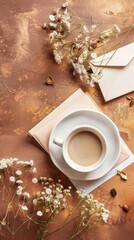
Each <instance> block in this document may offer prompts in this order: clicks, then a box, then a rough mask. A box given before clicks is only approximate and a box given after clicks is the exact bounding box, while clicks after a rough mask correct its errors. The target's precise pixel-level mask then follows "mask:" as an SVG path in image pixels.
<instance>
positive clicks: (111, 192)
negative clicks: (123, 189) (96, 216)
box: [110, 188, 117, 197]
mask: <svg viewBox="0 0 134 240" xmlns="http://www.w3.org/2000/svg"><path fill="white" fill-rule="evenodd" d="M110 194H111V196H112V197H115V196H116V195H117V191H116V190H115V189H114V188H112V189H111V191H110Z"/></svg>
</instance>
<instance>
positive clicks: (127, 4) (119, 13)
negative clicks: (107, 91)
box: [0, 0, 134, 240]
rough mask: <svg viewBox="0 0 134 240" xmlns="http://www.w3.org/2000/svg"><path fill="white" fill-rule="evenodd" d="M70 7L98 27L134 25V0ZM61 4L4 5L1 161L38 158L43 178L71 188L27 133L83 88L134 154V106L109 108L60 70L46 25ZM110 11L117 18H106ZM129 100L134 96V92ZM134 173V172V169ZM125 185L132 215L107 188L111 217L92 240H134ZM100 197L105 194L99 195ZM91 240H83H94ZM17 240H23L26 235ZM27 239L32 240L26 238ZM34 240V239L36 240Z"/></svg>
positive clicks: (0, 20)
mask: <svg viewBox="0 0 134 240" xmlns="http://www.w3.org/2000/svg"><path fill="white" fill-rule="evenodd" d="M68 2H69V3H70V6H71V7H72V8H73V10H75V11H76V12H77V14H78V15H79V16H80V17H83V18H89V17H90V16H91V15H92V17H93V20H94V21H95V22H100V21H105V22H107V23H116V22H117V21H122V22H124V23H126V22H130V23H132V22H133V20H134V15H133V12H134V11H133V10H134V6H133V5H132V3H133V0H127V1H125V0H123V1H121V0H118V1H117V0H113V1H110V0H100V1H98V0H94V1H93V0H90V1H89V0H83V1H80V0H79V1H78V0H77V1H76V0H69V1H68ZM61 3H62V1H61V0H55V1H52V0H49V1H48V0H38V1H37V0H28V1H27V0H23V1H22V0H14V1H13V0H12V1H10V0H0V157H1V158H2V157H11V156H12V157H18V158H21V159H23V160H25V159H33V160H34V161H35V166H37V167H38V168H39V171H40V174H41V175H46V176H51V177H53V178H54V179H57V178H61V179H62V180H63V183H65V185H68V184H71V183H70V181H69V180H68V178H67V177H66V176H65V175H63V174H62V173H61V172H60V171H59V170H58V169H57V168H56V167H55V166H54V165H53V163H52V162H51V159H50V157H49V156H48V155H47V154H46V153H45V152H44V151H43V150H42V149H41V148H40V147H39V146H38V145H37V144H36V143H35V142H33V141H32V140H31V139H29V138H28V137H27V132H28V130H29V129H31V128H32V127H33V126H34V125H35V124H37V123H38V122H39V121H40V120H41V119H42V118H44V117H45V116H46V115H47V114H49V113H50V112H51V111H52V110H53V109H55V108H56V107H57V106H58V105H59V104H60V103H61V102H62V101H64V100H65V99H66V98H67V97H68V96H69V95H70V94H71V93H73V92H74V91H75V90H76V89H77V88H79V87H81V88H82V89H83V90H86V91H88V92H89V93H90V94H91V95H92V97H93V98H94V100H95V101H96V103H97V104H98V105H99V106H100V108H101V109H102V111H103V112H104V113H105V114H107V115H108V116H109V117H110V118H111V119H112V120H113V121H114V122H115V123H116V124H117V126H118V128H119V130H120V132H121V136H122V137H123V139H124V140H125V142H126V143H127V145H128V146H129V147H130V149H131V150H132V151H133V152H134V106H132V107H129V101H128V100H127V99H126V96H123V97H120V98H118V99H116V100H113V101H111V102H109V103H104V100H103V98H102V95H101V93H100V90H99V89H98V88H97V87H96V88H90V87H87V86H86V85H84V84H82V83H80V82H79V81H75V80H74V79H73V77H72V74H71V72H70V69H69V67H68V66H67V65H66V64H63V65H61V66H59V65H57V64H56V63H55V62H54V60H53V58H52V54H51V50H50V46H49V43H48V34H47V33H46V32H45V31H43V30H42V27H41V26H42V24H43V22H48V15H49V14H50V13H51V12H52V11H53V9H54V8H55V7H58V6H59V5H60V4H61ZM109 10H110V11H112V12H113V13H114V15H110V16H108V15H107V14H105V12H106V11H109ZM133 36H134V35H133V32H131V34H130V35H129V36H128V37H127V38H126V39H125V41H124V42H123V44H125V43H129V42H132V41H133V40H134V37H133ZM49 74H51V75H52V76H53V78H54V80H55V84H54V86H47V85H44V84H43V83H44V80H45V79H46V77H47V76H48V75H49ZM127 96H133V97H134V93H130V94H128V95H127ZM131 171H132V172H133V171H134V167H133V168H132V169H131ZM129 174H130V175H131V174H132V173H131V172H129ZM131 179H132V177H131ZM117 182H119V179H117V177H116V178H113V179H112V180H111V187H112V186H114V185H115V183H117ZM124 184H125V188H124V186H123V185H122V183H119V186H120V189H119V191H120V192H121V195H120V199H122V201H123V199H124V202H126V201H128V203H129V204H130V205H131V209H130V212H129V214H125V213H122V212H121V209H120V208H118V204H119V202H120V199H118V198H117V199H116V202H111V200H110V199H109V198H110V197H109V194H108V191H109V189H107V186H105V185H104V187H103V188H104V189H101V188H100V189H98V190H97V191H96V192H95V195H96V197H98V198H99V200H101V201H102V202H106V205H107V206H108V208H109V209H110V210H111V211H112V217H111V220H110V222H109V224H108V225H105V226H104V227H101V228H99V229H97V230H95V232H93V234H92V233H91V235H90V237H89V238H90V239H91V240H94V239H100V240H101V239H105V240H113V239H115V240H116V239H122V240H127V239H129V240H132V239H134V237H133V236H134V206H133V205H134V191H133V189H134V180H133V182H132V181H131V182H129V181H128V182H125V183H124ZM101 191H102V192H101ZM98 192H101V195H100V194H99V196H98ZM102 193H104V194H102ZM120 203H121V202H120ZM88 236H89V235H88V234H87V235H85V237H83V238H80V239H89V238H88ZM0 239H2V238H0ZM16 239H17V240H19V239H24V235H23V237H22V236H19V237H17V238H16ZM25 239H28V237H27V236H26V235H25ZM31 239H33V240H34V237H33V238H31ZM51 239H52V238H51ZM62 239H64V237H63V238H62Z"/></svg>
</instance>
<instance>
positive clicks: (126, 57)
mask: <svg viewBox="0 0 134 240" xmlns="http://www.w3.org/2000/svg"><path fill="white" fill-rule="evenodd" d="M133 57H134V43H130V44H128V45H126V46H124V47H121V48H119V49H117V50H114V51H112V52H109V53H106V54H105V55H102V56H100V57H98V58H95V59H93V60H92V61H91V63H92V64H93V65H94V66H96V67H100V66H101V67H104V66H109V67H125V66H127V65H128V63H129V62H130V61H131V60H132V58H133Z"/></svg>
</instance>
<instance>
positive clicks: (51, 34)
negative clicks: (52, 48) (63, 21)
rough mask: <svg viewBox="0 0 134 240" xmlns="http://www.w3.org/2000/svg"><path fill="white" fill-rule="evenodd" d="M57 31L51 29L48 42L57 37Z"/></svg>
mask: <svg viewBox="0 0 134 240" xmlns="http://www.w3.org/2000/svg"><path fill="white" fill-rule="evenodd" d="M57 37H58V33H57V32H56V31H53V32H52V33H50V34H49V39H50V42H53V41H54V40H55V39H57Z"/></svg>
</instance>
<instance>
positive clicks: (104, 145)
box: [53, 125, 108, 172]
mask: <svg viewBox="0 0 134 240" xmlns="http://www.w3.org/2000/svg"><path fill="white" fill-rule="evenodd" d="M81 132H89V133H93V134H95V135H96V137H97V138H98V139H99V140H100V143H101V149H102V151H101V154H100V156H99V158H98V159H97V161H95V163H93V164H91V163H90V158H89V165H86V166H83V165H82V164H80V163H77V162H75V161H74V160H72V159H71V157H70V155H69V152H68V144H69V142H70V140H71V139H72V138H73V136H75V135H76V134H77V133H81ZM53 143H54V144H56V145H58V146H59V147H61V148H62V153H63V157H64V160H65V161H66V163H67V164H68V165H69V166H70V167H71V168H72V169H74V170H76V171H79V172H91V171H93V170H95V169H97V168H99V167H100V166H101V165H102V164H103V162H104V161H105V158H106V155H107V150H108V149H107V148H108V147H107V142H106V139H105V137H104V135H103V134H102V133H101V132H100V131H99V130H98V129H97V128H95V127H92V126H88V125H79V126H77V127H76V128H74V129H73V130H71V131H70V132H69V133H68V135H67V136H66V138H65V139H64V140H63V139H60V138H58V137H57V138H54V139H53ZM76 151H77V149H76ZM89 152H90V145H89Z"/></svg>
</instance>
